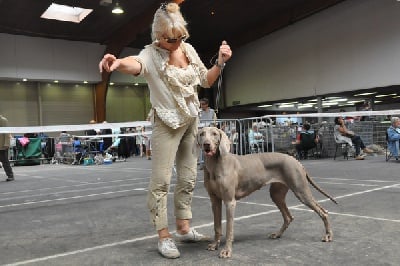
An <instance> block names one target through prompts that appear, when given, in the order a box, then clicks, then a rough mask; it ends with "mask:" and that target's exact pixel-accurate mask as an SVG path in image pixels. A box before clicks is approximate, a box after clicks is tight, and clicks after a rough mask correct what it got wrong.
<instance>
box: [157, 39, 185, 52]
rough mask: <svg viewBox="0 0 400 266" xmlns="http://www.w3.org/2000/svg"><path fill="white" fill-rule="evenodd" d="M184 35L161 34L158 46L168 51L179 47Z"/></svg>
mask: <svg viewBox="0 0 400 266" xmlns="http://www.w3.org/2000/svg"><path fill="white" fill-rule="evenodd" d="M185 39H186V36H185V35H183V36H177V37H174V38H170V37H166V36H163V37H162V38H161V40H159V43H160V46H161V47H162V48H164V49H166V50H168V51H175V50H177V49H178V48H179V46H180V45H181V43H182V40H185Z"/></svg>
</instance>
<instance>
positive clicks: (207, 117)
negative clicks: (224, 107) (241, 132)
mask: <svg viewBox="0 0 400 266" xmlns="http://www.w3.org/2000/svg"><path fill="white" fill-rule="evenodd" d="M200 107H201V110H200V123H202V124H203V125H204V126H206V127H208V126H210V125H214V124H215V123H214V121H215V120H216V119H217V115H216V114H215V111H214V109H212V108H210V107H209V101H208V99H207V98H202V99H201V100H200Z"/></svg>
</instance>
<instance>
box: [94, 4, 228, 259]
mask: <svg viewBox="0 0 400 266" xmlns="http://www.w3.org/2000/svg"><path fill="white" fill-rule="evenodd" d="M179 2H182V1H179ZM186 25H187V23H186V21H185V19H184V18H183V16H182V14H181V12H180V8H179V6H178V4H176V3H162V4H161V6H160V8H158V9H157V11H156V12H155V14H154V20H153V24H152V40H153V43H152V44H150V45H147V46H146V47H145V48H144V49H143V50H142V51H141V52H140V53H139V55H137V56H128V57H125V58H122V59H117V58H116V57H115V56H114V55H111V54H106V55H104V57H103V59H102V60H101V61H100V63H99V67H100V71H103V69H104V70H105V71H107V72H111V71H114V70H118V71H120V72H123V73H126V74H130V75H142V76H143V77H144V78H145V79H146V81H147V83H148V87H149V90H150V102H151V105H152V113H151V121H152V123H153V134H152V153H153V154H152V174H151V178H150V184H149V192H148V200H147V206H148V208H149V211H150V220H151V222H152V224H153V225H154V226H155V228H156V230H157V232H158V237H159V241H158V251H159V252H160V253H161V255H162V256H164V257H166V258H177V257H179V256H180V252H179V250H178V248H177V247H176V244H175V242H174V239H173V238H172V235H171V233H170V231H169V229H168V212H167V198H168V192H169V187H170V183H171V174H172V169H173V166H174V162H176V171H177V177H176V186H175V192H174V207H175V212H174V214H175V218H176V219H175V223H176V233H175V239H177V240H179V241H183V242H196V241H200V240H204V239H205V237H204V236H203V235H202V234H200V233H198V232H197V231H196V230H194V229H193V228H191V227H190V220H191V219H192V208H191V205H192V196H193V190H194V187H195V183H196V177H197V168H196V164H197V159H196V157H197V156H196V154H194V153H193V150H194V149H193V148H194V147H193V145H194V143H195V136H196V134H197V128H198V124H199V122H198V115H199V111H200V109H199V100H198V94H197V88H198V86H199V85H200V86H201V87H203V88H209V87H210V86H211V85H212V84H213V83H214V82H215V81H216V80H217V78H218V76H219V75H220V73H221V69H222V68H223V67H224V64H225V62H226V61H227V60H228V59H229V58H230V57H231V55H232V51H231V49H230V47H229V45H228V44H227V43H226V42H225V41H223V42H222V44H221V45H220V47H219V51H218V57H217V60H216V62H215V65H214V66H212V67H211V68H210V69H207V68H206V67H205V66H204V64H203V62H202V61H201V59H200V57H199V56H198V54H197V52H196V50H195V49H194V48H193V46H191V45H190V44H189V43H187V42H186V39H187V38H189V32H188V30H187V27H186Z"/></svg>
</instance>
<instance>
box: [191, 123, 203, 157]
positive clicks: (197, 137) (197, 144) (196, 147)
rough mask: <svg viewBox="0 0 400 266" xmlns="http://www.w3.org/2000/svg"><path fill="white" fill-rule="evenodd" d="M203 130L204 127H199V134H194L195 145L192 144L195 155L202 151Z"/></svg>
mask: <svg viewBox="0 0 400 266" xmlns="http://www.w3.org/2000/svg"><path fill="white" fill-rule="evenodd" d="M202 131H203V129H199V131H198V132H197V134H196V135H195V136H194V142H193V146H192V153H193V155H195V156H198V154H199V152H200V149H201V148H200V133H201V132H202Z"/></svg>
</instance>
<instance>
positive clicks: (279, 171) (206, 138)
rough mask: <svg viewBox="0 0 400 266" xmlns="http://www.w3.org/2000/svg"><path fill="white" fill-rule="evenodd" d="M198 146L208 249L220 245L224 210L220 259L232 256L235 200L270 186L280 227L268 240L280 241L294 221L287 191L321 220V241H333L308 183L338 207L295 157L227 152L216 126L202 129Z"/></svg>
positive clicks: (322, 211)
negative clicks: (210, 227)
mask: <svg viewBox="0 0 400 266" xmlns="http://www.w3.org/2000/svg"><path fill="white" fill-rule="evenodd" d="M197 142H198V143H197V144H198V145H199V146H200V148H201V149H202V150H203V152H204V154H205V156H204V158H205V168H204V186H205V187H206V189H207V192H208V194H209V196H210V199H211V203H212V211H213V214H214V231H215V237H214V241H213V242H211V243H210V244H209V245H208V250H217V249H218V248H219V245H220V241H221V236H222V228H221V215H222V213H221V212H222V201H223V202H224V204H225V207H226V220H227V224H226V243H225V247H224V248H223V249H222V250H221V251H220V253H219V257H220V258H229V257H231V256H232V242H233V219H234V212H235V207H236V200H239V199H241V198H243V197H245V196H247V195H249V194H251V193H252V192H254V191H256V190H259V189H260V188H261V187H263V186H265V185H267V184H271V187H270V195H271V198H272V200H273V202H274V203H275V204H276V206H277V207H278V209H279V210H280V212H281V214H282V217H283V225H282V227H281V228H280V230H279V231H278V232H276V233H273V234H271V236H270V237H271V238H273V239H275V238H280V237H281V236H282V234H283V232H284V231H285V230H286V229H287V228H288V226H289V224H290V223H291V222H292V221H293V216H292V215H291V214H290V212H289V209H288V207H287V206H286V202H285V197H286V193H287V192H288V190H289V189H291V190H292V191H293V193H294V194H295V195H296V197H297V198H298V199H299V200H300V201H301V202H302V203H304V204H305V205H307V206H308V207H309V208H310V209H312V210H314V211H315V212H316V213H317V214H318V215H319V216H320V217H321V219H322V221H323V222H324V226H325V235H324V236H323V238H322V241H324V242H329V241H332V237H333V234H332V230H331V227H330V225H329V220H328V212H327V211H326V210H325V209H324V208H323V207H322V206H321V205H320V204H319V203H318V202H317V201H316V200H315V199H314V197H313V195H312V193H311V189H310V186H309V184H311V185H312V186H313V187H314V188H315V189H317V190H318V191H319V192H320V193H322V194H323V195H325V196H326V197H328V198H329V199H331V200H332V201H333V202H334V203H336V204H337V202H336V201H335V199H333V198H332V197H331V196H329V195H328V194H327V193H326V192H324V191H323V190H322V189H321V188H320V187H318V186H317V184H316V183H315V182H314V181H313V180H312V179H311V178H310V176H309V175H308V174H307V172H306V171H305V169H304V168H303V166H302V165H301V164H300V162H299V161H297V160H296V159H295V158H293V157H291V156H289V155H286V154H282V153H276V152H267V153H258V154H248V155H243V156H240V155H235V154H232V153H230V152H229V149H230V142H229V139H228V137H227V136H226V135H225V133H224V132H223V131H222V130H220V129H218V128H215V127H204V128H202V129H200V130H199V132H198V134H197Z"/></svg>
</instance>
